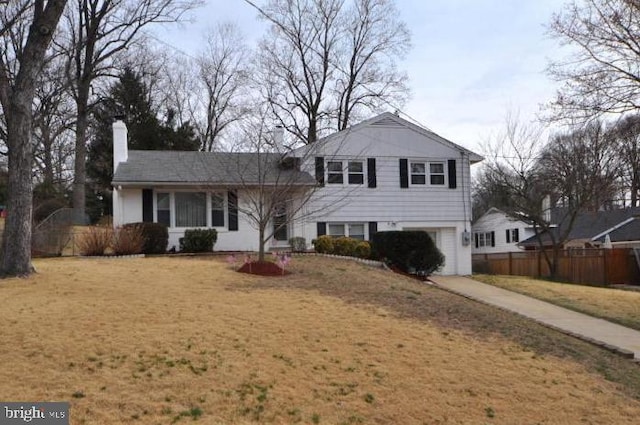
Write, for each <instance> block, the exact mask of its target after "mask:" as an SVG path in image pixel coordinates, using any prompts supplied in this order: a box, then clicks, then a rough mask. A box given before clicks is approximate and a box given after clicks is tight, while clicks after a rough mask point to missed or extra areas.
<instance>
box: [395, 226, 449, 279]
mask: <svg viewBox="0 0 640 425" xmlns="http://www.w3.org/2000/svg"><path fill="white" fill-rule="evenodd" d="M402 230H422V231H423V232H427V233H428V234H429V236H431V239H433V240H435V242H436V246H437V247H438V249H439V250H440V251H441V252H442V254H443V255H444V266H443V267H442V269H440V271H438V272H436V273H435V274H442V275H451V274H456V268H457V267H456V229H455V228H454V227H442V228H432V227H403V228H402Z"/></svg>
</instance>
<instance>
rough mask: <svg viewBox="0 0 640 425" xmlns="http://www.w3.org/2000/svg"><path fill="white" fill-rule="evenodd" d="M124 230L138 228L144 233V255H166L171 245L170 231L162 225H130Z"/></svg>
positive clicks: (125, 226)
mask: <svg viewBox="0 0 640 425" xmlns="http://www.w3.org/2000/svg"><path fill="white" fill-rule="evenodd" d="M122 227H123V228H130V227H133V228H138V229H140V232H142V237H143V239H144V245H143V247H142V253H144V254H164V253H165V252H167V246H168V245H169V230H168V228H167V226H166V225H165V224H161V223H128V224H125V225H124V226H122Z"/></svg>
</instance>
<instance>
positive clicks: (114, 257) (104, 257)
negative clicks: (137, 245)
mask: <svg viewBox="0 0 640 425" xmlns="http://www.w3.org/2000/svg"><path fill="white" fill-rule="evenodd" d="M78 257H79V258H86V259H88V260H89V259H91V260H99V259H102V260H121V259H127V258H144V257H145V254H131V255H79V256H78Z"/></svg>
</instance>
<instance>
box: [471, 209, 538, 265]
mask: <svg viewBox="0 0 640 425" xmlns="http://www.w3.org/2000/svg"><path fill="white" fill-rule="evenodd" d="M472 230H473V241H472V244H473V246H472V253H473V254H493V253H502V252H516V251H521V250H522V248H521V247H520V246H519V245H518V244H519V242H520V241H523V240H525V239H528V238H530V237H531V236H533V235H535V231H534V230H533V226H532V225H531V224H529V223H526V222H524V221H521V220H518V219H516V218H513V217H511V216H509V215H508V214H507V213H505V212H503V211H501V210H499V209H498V208H490V209H489V210H488V211H487V212H486V213H484V214H483V215H482V216H481V217H480V218H479V219H478V220H476V221H475V222H474V223H473V226H472Z"/></svg>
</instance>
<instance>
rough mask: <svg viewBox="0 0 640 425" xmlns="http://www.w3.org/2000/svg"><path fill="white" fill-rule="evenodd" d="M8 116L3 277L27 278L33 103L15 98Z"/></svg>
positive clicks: (31, 193)
mask: <svg viewBox="0 0 640 425" xmlns="http://www.w3.org/2000/svg"><path fill="white" fill-rule="evenodd" d="M16 97H19V99H15V98H14V101H13V102H12V103H13V104H12V108H11V113H10V114H8V115H7V117H6V120H7V135H8V145H9V153H8V157H9V163H8V168H9V188H10V190H9V191H8V193H7V217H6V221H5V226H4V234H3V239H2V254H3V255H2V275H3V276H26V275H28V274H29V273H31V272H32V271H33V266H32V265H31V217H32V213H33V205H32V197H33V183H32V179H31V170H32V166H33V150H32V143H31V120H32V111H31V102H30V101H29V99H24V98H22V96H16Z"/></svg>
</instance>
